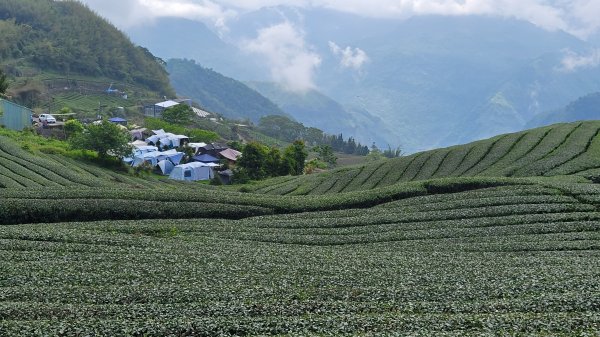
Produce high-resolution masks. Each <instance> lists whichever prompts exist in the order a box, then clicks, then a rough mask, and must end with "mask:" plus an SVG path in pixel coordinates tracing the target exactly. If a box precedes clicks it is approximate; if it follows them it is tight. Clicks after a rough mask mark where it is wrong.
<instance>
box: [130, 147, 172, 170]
mask: <svg viewBox="0 0 600 337" xmlns="http://www.w3.org/2000/svg"><path fill="white" fill-rule="evenodd" d="M183 155H184V154H183V152H177V150H168V151H163V152H160V151H152V152H145V153H137V154H136V155H135V157H134V158H133V164H132V166H134V167H135V166H139V165H141V164H142V163H143V162H148V163H149V164H150V165H152V166H156V165H158V162H159V161H161V160H169V161H170V162H171V163H173V164H174V165H177V164H179V162H181V159H183Z"/></svg>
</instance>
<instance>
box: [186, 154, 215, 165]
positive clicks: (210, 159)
mask: <svg viewBox="0 0 600 337" xmlns="http://www.w3.org/2000/svg"><path fill="white" fill-rule="evenodd" d="M192 159H193V160H195V161H199V162H203V163H218V162H219V158H215V157H213V156H211V155H210V154H207V153H205V154H201V155H198V156H194V157H192Z"/></svg>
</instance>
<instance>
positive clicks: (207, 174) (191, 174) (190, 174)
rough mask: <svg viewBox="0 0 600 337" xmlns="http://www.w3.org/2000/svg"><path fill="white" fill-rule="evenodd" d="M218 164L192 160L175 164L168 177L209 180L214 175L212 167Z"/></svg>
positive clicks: (186, 179) (185, 179)
mask: <svg viewBox="0 0 600 337" xmlns="http://www.w3.org/2000/svg"><path fill="white" fill-rule="evenodd" d="M214 166H218V165H215V164H213V165H210V164H205V163H201V162H192V163H187V164H181V165H177V166H175V167H174V168H173V171H171V174H169V179H174V180H184V181H197V180H210V179H212V178H213V177H214V172H213V169H212V168H213V167H214Z"/></svg>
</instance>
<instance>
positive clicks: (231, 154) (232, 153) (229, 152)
mask: <svg viewBox="0 0 600 337" xmlns="http://www.w3.org/2000/svg"><path fill="white" fill-rule="evenodd" d="M219 154H220V155H221V156H223V158H226V159H229V160H232V161H236V160H237V159H238V157H239V156H241V155H242V153H241V152H240V151H236V150H234V149H226V150H223V151H221V152H219Z"/></svg>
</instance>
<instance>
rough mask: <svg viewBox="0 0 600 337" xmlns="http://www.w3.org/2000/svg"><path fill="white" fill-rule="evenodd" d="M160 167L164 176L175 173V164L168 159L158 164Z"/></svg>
mask: <svg viewBox="0 0 600 337" xmlns="http://www.w3.org/2000/svg"><path fill="white" fill-rule="evenodd" d="M158 167H159V168H160V171H161V172H162V174H163V175H168V174H170V173H171V172H172V171H173V168H174V167H175V164H173V163H172V162H171V161H170V160H168V159H163V160H161V161H159V162H158Z"/></svg>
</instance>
